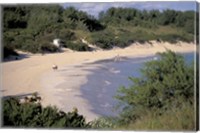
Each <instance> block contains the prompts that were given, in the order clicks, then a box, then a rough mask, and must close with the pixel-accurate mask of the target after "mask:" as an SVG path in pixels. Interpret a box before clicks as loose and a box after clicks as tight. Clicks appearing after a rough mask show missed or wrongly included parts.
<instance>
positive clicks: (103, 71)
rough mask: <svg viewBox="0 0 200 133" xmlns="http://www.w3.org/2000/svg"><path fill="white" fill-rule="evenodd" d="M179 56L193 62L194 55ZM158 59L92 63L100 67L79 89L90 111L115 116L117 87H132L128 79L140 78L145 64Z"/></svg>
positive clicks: (150, 57)
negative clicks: (90, 107) (89, 106)
mask: <svg viewBox="0 0 200 133" xmlns="http://www.w3.org/2000/svg"><path fill="white" fill-rule="evenodd" d="M181 55H183V57H184V59H185V60H186V62H187V63H189V64H190V63H192V62H193V61H194V53H185V54H181ZM158 58H159V57H158V56H148V57H139V58H121V59H120V60H119V61H114V60H112V59H111V60H102V61H97V62H94V63H96V64H98V63H100V64H101V66H102V67H98V68H97V69H95V70H91V71H92V74H90V75H88V76H87V79H88V82H87V83H86V84H84V85H82V86H81V88H80V90H81V93H82V96H83V98H85V99H87V101H88V102H89V104H90V105H91V106H92V107H93V109H92V110H91V111H93V112H94V113H96V114H98V115H100V116H116V115H117V114H118V113H119V112H120V110H119V109H118V110H116V109H115V107H117V105H118V104H119V101H118V100H117V99H115V98H114V96H116V94H117V90H118V89H119V87H121V86H125V87H128V86H130V85H133V82H132V81H130V80H129V79H128V77H139V76H141V73H140V69H141V68H142V67H143V66H144V64H145V62H147V61H151V60H155V59H158Z"/></svg>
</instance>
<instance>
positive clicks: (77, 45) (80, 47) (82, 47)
mask: <svg viewBox="0 0 200 133" xmlns="http://www.w3.org/2000/svg"><path fill="white" fill-rule="evenodd" d="M64 47H66V48H69V49H72V50H75V51H89V50H90V48H89V47H88V46H87V45H86V44H84V43H81V42H71V41H68V42H65V45H64Z"/></svg>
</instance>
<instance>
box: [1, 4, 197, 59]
mask: <svg viewBox="0 0 200 133" xmlns="http://www.w3.org/2000/svg"><path fill="white" fill-rule="evenodd" d="M194 13H195V12H194V11H185V12H181V11H174V10H165V11H163V12H160V11H158V10H152V11H146V10H143V11H141V10H137V9H133V8H110V9H109V10H107V11H106V12H101V13H100V14H99V19H96V18H94V17H93V16H91V15H88V14H87V13H86V12H83V11H79V10H77V9H75V8H73V7H69V8H66V9H65V8H63V7H62V6H60V5H17V6H4V7H3V47H4V49H9V50H10V51H11V50H12V49H20V50H23V51H28V52H32V53H42V52H56V51H58V48H57V47H55V46H54V45H52V44H51V42H52V41H53V39H55V38H60V39H61V40H62V41H63V44H64V47H66V48H70V49H73V50H77V51H88V50H90V48H89V47H88V46H87V45H86V44H84V43H82V41H81V39H82V38H86V39H87V41H89V42H90V43H92V44H94V45H97V46H99V47H101V48H103V49H109V48H113V47H114V46H118V47H126V46H128V45H130V44H131V43H133V42H134V41H140V42H146V41H149V40H163V41H169V42H172V43H175V42H176V41H179V40H182V41H187V42H191V41H193V36H194V15H195V14H194ZM4 53H5V55H9V53H6V52H5V50H4ZM11 53H12V52H11Z"/></svg>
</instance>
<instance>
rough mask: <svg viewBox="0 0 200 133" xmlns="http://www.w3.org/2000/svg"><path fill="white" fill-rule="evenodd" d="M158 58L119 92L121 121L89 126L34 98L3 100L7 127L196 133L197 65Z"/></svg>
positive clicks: (110, 119)
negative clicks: (181, 132) (185, 131)
mask: <svg viewBox="0 0 200 133" xmlns="http://www.w3.org/2000/svg"><path fill="white" fill-rule="evenodd" d="M158 55H159V59H158V60H153V61H149V62H147V63H146V64H145V66H144V67H143V68H142V69H141V73H142V76H141V77H138V78H135V77H130V78H129V79H130V80H131V81H132V82H133V85H131V86H129V87H121V88H119V90H118V92H117V95H116V96H115V98H117V99H118V100H120V103H121V107H122V108H123V109H122V112H121V113H120V115H119V116H118V117H102V118H99V119H96V120H94V121H91V122H89V123H86V122H85V119H84V117H83V116H81V115H78V113H77V110H75V111H73V112H69V113H64V112H62V111H58V110H57V109H56V108H52V107H45V108H43V107H42V106H41V105H40V103H35V102H34V99H37V97H36V96H34V97H33V98H31V99H26V100H28V101H29V102H25V103H20V102H19V101H18V100H15V99H7V100H6V99H3V118H4V119H3V122H4V126H16V127H18V126H24V127H54V128H64V127H71V128H77V127H78V128H93V129H125V130H154V131H155V130H181V131H182V130H195V128H196V127H195V124H196V123H195V108H194V105H195V101H194V87H195V85H194V79H195V78H197V81H198V79H199V77H198V75H196V76H197V77H194V72H195V70H194V65H193V64H192V65H191V64H188V63H186V62H185V60H184V58H183V57H182V56H181V55H178V54H175V53H174V52H172V51H169V50H168V51H167V52H165V53H159V54H158ZM197 71H198V68H197ZM197 86H198V82H197ZM11 110H12V111H11Z"/></svg>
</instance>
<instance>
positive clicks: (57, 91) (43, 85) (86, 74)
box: [1, 42, 196, 121]
mask: <svg viewBox="0 0 200 133" xmlns="http://www.w3.org/2000/svg"><path fill="white" fill-rule="evenodd" d="M166 48H167V49H170V50H172V51H174V52H181V53H188V52H195V50H196V48H195V45H194V44H187V43H182V42H181V43H180V44H179V45H172V44H169V43H160V44H158V43H153V45H152V46H150V45H131V46H129V47H127V48H124V49H113V50H108V51H96V52H63V53H56V54H46V55H39V54H37V55H29V56H28V57H27V58H24V59H22V60H17V61H8V62H4V63H2V74H3V75H2V87H1V88H2V89H3V90H1V91H2V94H3V96H10V95H13V96H16V95H26V94H29V93H33V92H38V93H39V95H41V97H42V104H43V105H56V106H57V107H58V108H59V109H62V110H64V111H71V110H72V108H73V107H77V108H78V110H79V113H80V114H82V115H84V116H85V117H86V120H87V121H90V120H93V119H95V118H98V117H100V116H102V115H108V116H109V115H116V114H117V112H116V114H115V113H114V114H112V113H111V112H112V111H111V110H112V108H113V105H112V104H111V103H112V102H113V101H112V99H113V98H112V97H110V96H107V95H106V94H112V93H114V92H115V91H116V90H113V89H110V90H108V88H116V89H118V87H119V86H120V85H125V84H120V82H117V81H121V82H126V81H128V76H123V73H125V74H124V75H127V73H130V74H131V72H129V71H124V72H122V71H121V69H120V68H117V67H113V66H112V65H111V64H109V63H110V62H114V59H115V57H116V56H117V55H119V56H120V58H121V59H120V61H117V62H115V63H120V64H121V65H122V66H120V67H122V68H123V64H124V65H125V64H126V63H127V62H129V61H130V58H140V59H139V60H135V61H134V60H131V61H133V62H132V64H133V65H134V67H132V68H130V69H133V71H134V70H135V71H138V69H139V68H140V67H141V66H140V65H138V66H137V63H138V61H141V63H142V62H145V61H147V60H149V59H153V57H154V55H155V53H157V52H164V51H165V50H166ZM145 57H149V59H146V58H145ZM54 63H55V64H57V65H58V70H57V71H53V70H52V68H51V66H52V64H54ZM105 63H107V65H105ZM129 63H130V62H129ZM110 65H111V66H110ZM130 67H131V66H130ZM127 70H128V69H127ZM93 73H98V74H99V77H98V78H97V79H94V78H92V77H90V76H92V74H93ZM109 76H110V77H109ZM130 76H131V75H130ZM133 76H135V75H133ZM104 77H106V78H104ZM116 77H117V78H116ZM95 80H96V82H95ZM116 80H117V81H116ZM123 80H124V81H123ZM97 81H98V82H97ZM114 81H116V82H117V83H119V84H113V82H114ZM88 82H91V83H93V84H90V86H88V85H86V84H87V83H88ZM97 83H98V84H97ZM98 86H101V87H102V86H103V88H100V89H95V88H96V87H98ZM92 88H94V89H95V91H96V93H95V94H94V93H93V91H94V90H93V91H91V89H92ZM97 94H98V95H97ZM95 98H96V99H95ZM100 99H104V100H103V101H102V102H101V101H100ZM91 101H93V102H91ZM105 101H107V102H105ZM103 112H105V113H103Z"/></svg>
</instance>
